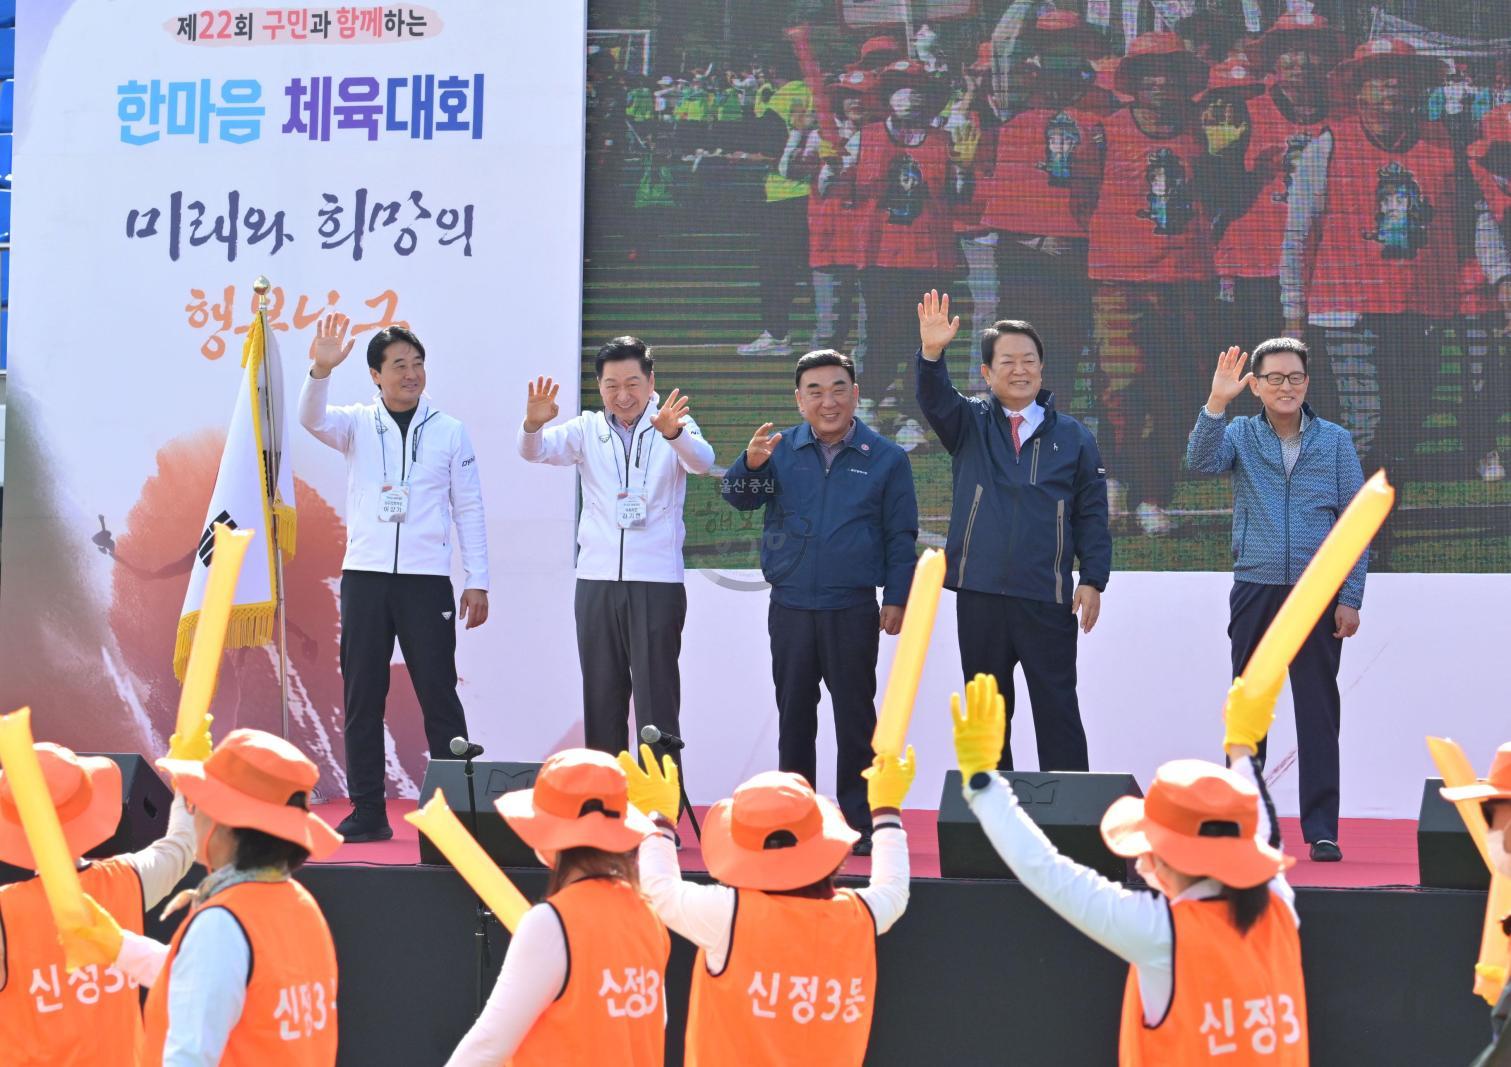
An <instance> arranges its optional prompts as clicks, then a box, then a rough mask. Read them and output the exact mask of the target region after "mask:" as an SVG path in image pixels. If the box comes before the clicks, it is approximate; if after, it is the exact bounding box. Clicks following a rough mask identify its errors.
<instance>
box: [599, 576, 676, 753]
mask: <svg viewBox="0 0 1511 1067" xmlns="http://www.w3.org/2000/svg"><path fill="white" fill-rule="evenodd" d="M575 611H576V616H577V656H578V659H579V661H580V662H581V664H582V722H583V735H584V741H583V743H584V744H585V745H587V747H588V748H596V749H598V750H599V751H601V752H607V753H609V754H611V755H617V754H618V753H620V752H625V751H629V752H638V751H639V747H638V745H639V742H638V740H637V741H636V745H635V747H631V745H630V737H629V715H630V698H631V697H633V698H634V700H635V729H636V731H637V738H638V731H639V729H640V728H641V727H642V726H646V725H654V726H655V727H657V728H658V729H660V730H664V731H666V732H667V733H670V734H676V735H678V736H681V733H682V731H681V728H680V727H679V726H678V716H679V715H680V714H681V710H682V679H681V676H680V675H679V673H678V670H677V657H678V656H679V655H680V653H681V652H682V622H683V620H684V619H685V618H686V617H687V589H686V588H685V587H684V586H683V585H682V583H681V582H603V581H590V580H587V579H582V578H579V579H578V580H577V595H576V602H575ZM678 762H679V763H680V762H681V761H680V758H679V760H678Z"/></svg>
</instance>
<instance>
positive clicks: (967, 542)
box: [955, 482, 982, 585]
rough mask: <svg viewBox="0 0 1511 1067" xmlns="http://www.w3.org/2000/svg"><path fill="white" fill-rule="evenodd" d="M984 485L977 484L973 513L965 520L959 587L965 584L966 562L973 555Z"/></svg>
mask: <svg viewBox="0 0 1511 1067" xmlns="http://www.w3.org/2000/svg"><path fill="white" fill-rule="evenodd" d="M981 491H982V485H981V483H980V482H977V483H976V495H975V496H973V497H972V498H971V513H970V516H969V517H968V518H967V519H966V520H965V537H964V538H963V539H962V540H961V542H960V570H959V572H958V573H957V574H956V575H955V583H956V584H957V585H964V584H965V560H966V557H967V556H969V555H970V554H971V531H972V530H974V529H975V528H976V510H977V509H978V508H980V507H981Z"/></svg>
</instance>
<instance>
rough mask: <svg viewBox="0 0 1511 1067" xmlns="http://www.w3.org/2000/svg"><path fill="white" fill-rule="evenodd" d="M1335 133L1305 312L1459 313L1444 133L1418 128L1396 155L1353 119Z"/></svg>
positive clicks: (1455, 203) (1454, 187)
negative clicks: (1406, 144) (1413, 139)
mask: <svg viewBox="0 0 1511 1067" xmlns="http://www.w3.org/2000/svg"><path fill="white" fill-rule="evenodd" d="M1333 135H1334V138H1335V140H1334V144H1333V154H1332V157H1331V159H1330V160H1329V162H1328V167H1327V208H1326V210H1325V211H1324V212H1323V222H1322V240H1321V242H1320V244H1319V245H1318V246H1317V254H1316V261H1315V266H1314V268H1313V271H1312V277H1311V282H1310V285H1309V286H1308V290H1307V300H1306V304H1307V310H1308V311H1310V312H1312V313H1313V314H1315V313H1318V312H1330V311H1345V312H1358V313H1362V314H1378V315H1395V314H1401V313H1411V312H1414V313H1417V314H1420V315H1425V316H1427V317H1429V318H1437V319H1446V318H1449V317H1451V316H1453V315H1454V314H1456V313H1457V310H1458V292H1457V279H1458V277H1459V240H1458V235H1457V233H1456V220H1457V218H1458V212H1459V208H1460V206H1461V205H1460V202H1459V191H1458V176H1457V174H1456V172H1455V166H1456V164H1455V161H1454V151H1453V146H1452V145H1451V144H1450V143H1449V141H1448V135H1447V134H1446V133H1444V132H1443V131H1442V129H1441V128H1440V127H1439V124H1437V123H1434V122H1427V123H1423V124H1422V128H1421V131H1420V134H1419V135H1418V137H1417V139H1416V140H1415V141H1414V142H1412V143H1411V144H1410V146H1409V147H1407V148H1406V149H1405V150H1404V151H1400V152H1387V151H1385V150H1384V149H1382V148H1379V147H1378V146H1376V145H1375V144H1374V143H1373V142H1372V141H1370V139H1369V138H1368V136H1366V135H1365V133H1364V128H1363V126H1362V125H1361V124H1360V122H1359V120H1358V119H1356V118H1354V119H1349V120H1348V121H1346V122H1343V123H1341V124H1339V125H1337V126H1335V127H1333Z"/></svg>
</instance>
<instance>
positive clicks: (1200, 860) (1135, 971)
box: [954, 675, 1309, 1067]
mask: <svg viewBox="0 0 1511 1067" xmlns="http://www.w3.org/2000/svg"><path fill="white" fill-rule="evenodd" d="M954 714H955V752H956V755H957V757H958V759H959V764H960V774H961V780H962V783H963V789H964V793H965V799H966V802H967V803H968V804H969V805H970V807H971V810H972V811H973V812H974V813H975V815H976V818H977V819H978V820H979V821H980V823H981V827H982V829H983V830H985V831H986V836H987V838H988V839H989V840H990V841H991V843H992V846H993V847H994V848H996V850H997V852H998V854H999V855H1001V856H1002V859H1003V860H1004V861H1005V862H1006V863H1007V865H1008V866H1009V867H1010V868H1012V871H1013V873H1014V874H1015V875H1017V877H1018V878H1019V879H1020V880H1021V881H1022V882H1023V884H1024V885H1025V886H1027V887H1028V888H1029V890H1031V891H1032V892H1033V893H1034V895H1035V896H1037V897H1038V898H1039V899H1040V900H1042V901H1044V903H1046V904H1048V905H1049V907H1050V908H1051V909H1053V910H1054V911H1055V912H1057V913H1058V914H1059V915H1060V917H1061V918H1062V919H1064V920H1066V921H1067V922H1069V923H1070V924H1071V925H1072V926H1074V927H1075V928H1076V929H1078V930H1080V931H1081V932H1082V933H1083V934H1085V935H1086V936H1087V937H1090V938H1091V939H1092V940H1093V941H1095V942H1097V943H1098V944H1099V945H1101V946H1102V947H1103V948H1105V949H1107V950H1108V951H1109V952H1112V953H1113V954H1114V955H1117V956H1120V957H1122V958H1123V959H1125V960H1127V961H1128V962H1129V964H1131V966H1130V967H1129V970H1128V983H1127V986H1126V987H1125V990H1124V993H1123V1020H1122V1028H1121V1031H1120V1034H1119V1039H1118V1063H1119V1064H1120V1065H1121V1067H1145V1065H1150V1067H1156V1065H1157V1067H1187V1065H1192V1064H1205V1063H1209V1062H1211V1063H1223V1064H1229V1065H1233V1067H1246V1065H1255V1067H1259V1065H1264V1067H1305V1065H1306V1064H1307V1063H1308V1062H1309V1059H1308V1056H1309V1052H1308V1049H1307V1019H1306V988H1305V984H1304V982H1303V979H1302V973H1301V938H1300V934H1299V931H1298V926H1299V922H1300V920H1299V919H1298V918H1297V917H1296V904H1295V893H1294V891H1293V890H1292V889H1291V887H1290V885H1289V883H1287V882H1286V880H1285V876H1284V871H1285V870H1286V868H1288V867H1289V866H1290V865H1291V864H1292V863H1293V862H1294V860H1292V859H1291V858H1290V857H1289V856H1286V855H1285V854H1284V853H1282V852H1281V851H1280V849H1279V847H1278V846H1279V832H1278V831H1277V829H1276V824H1275V816H1274V810H1273V807H1272V805H1271V804H1270V801H1269V794H1268V793H1267V792H1266V791H1265V788H1264V780H1263V778H1261V777H1260V775H1259V772H1258V767H1257V766H1256V765H1255V763H1254V760H1253V755H1254V745H1255V744H1256V743H1257V742H1258V738H1257V737H1252V736H1249V735H1248V734H1245V733H1244V732H1243V731H1242V730H1240V729H1237V728H1236V726H1237V724H1236V723H1234V722H1232V721H1230V723H1229V729H1228V741H1227V751H1228V758H1229V760H1230V761H1231V762H1232V764H1233V769H1231V770H1230V769H1227V768H1224V767H1220V766H1218V765H1217V764H1215V763H1208V762H1206V761H1205V760H1189V759H1188V760H1173V761H1171V762H1169V763H1166V764H1164V765H1163V766H1161V767H1160V768H1159V770H1157V771H1156V772H1155V778H1154V782H1153V784H1152V785H1151V786H1150V787H1149V793H1148V796H1146V797H1120V798H1119V799H1118V800H1117V801H1115V802H1114V803H1113V805H1112V806H1111V807H1110V808H1108V809H1107V813H1106V814H1105V815H1104V816H1103V817H1102V838H1103V840H1104V841H1105V842H1106V843H1107V847H1108V848H1110V849H1111V850H1112V851H1113V852H1114V853H1116V854H1117V855H1120V856H1126V857H1128V858H1130V859H1134V858H1136V859H1137V860H1138V870H1139V873H1140V874H1141V875H1143V877H1144V880H1145V881H1146V882H1148V883H1149V885H1150V886H1152V887H1153V889H1154V892H1147V891H1141V890H1138V889H1130V888H1128V887H1126V886H1123V885H1119V884H1117V883H1116V882H1111V881H1108V880H1107V879H1106V878H1104V877H1102V876H1101V875H1099V874H1097V873H1096V872H1094V871H1092V870H1090V869H1089V868H1087V867H1084V866H1082V865H1081V864H1079V863H1076V862H1075V861H1074V860H1072V859H1070V858H1068V857H1066V856H1062V855H1061V854H1060V853H1059V851H1058V850H1057V849H1056V848H1055V846H1054V845H1053V844H1052V843H1051V842H1050V840H1049V838H1047V837H1045V836H1044V833H1043V831H1041V830H1040V829H1039V828H1038V826H1036V825H1035V824H1034V822H1033V820H1032V819H1030V818H1029V817H1028V815H1027V813H1025V812H1024V810H1023V808H1022V807H1021V806H1020V805H1019V803H1018V799H1017V797H1016V796H1015V795H1014V794H1013V790H1012V787H1011V786H1010V785H1008V783H1007V781H1006V780H1005V779H1004V778H1003V777H1002V776H1001V775H1000V774H998V773H997V760H998V759H999V757H1000V754H1001V751H1002V741H1003V736H1004V730H1005V728H1006V725H1007V715H1006V709H1005V707H1004V705H1003V701H1002V696H1001V694H1000V693H998V691H997V682H996V679H995V678H992V677H991V676H990V675H977V676H976V678H975V680H974V681H972V682H970V683H968V684H967V685H966V695H965V707H964V709H963V710H962V708H961V702H960V697H959V695H958V694H957V695H956V696H955V698H954ZM1253 732H1257V731H1249V733H1250V734H1251V733H1253ZM1240 735H1242V736H1240ZM1067 992H1070V991H1069V990H1067Z"/></svg>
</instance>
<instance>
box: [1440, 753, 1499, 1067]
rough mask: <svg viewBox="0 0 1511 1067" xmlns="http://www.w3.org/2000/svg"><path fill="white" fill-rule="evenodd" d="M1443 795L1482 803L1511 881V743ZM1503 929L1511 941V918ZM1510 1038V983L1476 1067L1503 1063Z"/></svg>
mask: <svg viewBox="0 0 1511 1067" xmlns="http://www.w3.org/2000/svg"><path fill="white" fill-rule="evenodd" d="M1440 792H1441V793H1442V794H1443V799H1444V800H1447V801H1450V802H1452V803H1455V804H1457V803H1458V802H1459V801H1463V800H1477V801H1479V802H1480V806H1481V807H1482V808H1483V810H1484V812H1485V825H1486V827H1488V833H1487V834H1486V837H1485V845H1486V846H1487V850H1488V851H1489V853H1490V861H1491V862H1492V863H1493V864H1494V865H1495V869H1496V870H1497V871H1498V872H1499V873H1501V874H1503V875H1505V876H1506V877H1507V878H1511V742H1508V743H1507V744H1504V745H1502V746H1501V747H1500V748H1499V749H1497V750H1496V753H1495V759H1494V760H1493V761H1492V762H1491V764H1490V774H1489V775H1488V776H1486V777H1484V778H1481V779H1480V780H1479V781H1478V782H1475V783H1474V784H1472V785H1463V786H1458V787H1457V788H1453V789H1443V790H1440ZM1501 927H1502V929H1503V930H1504V931H1505V934H1506V936H1507V937H1508V938H1511V915H1507V916H1505V917H1503V918H1502V919H1501ZM1508 1035H1511V982H1507V983H1506V984H1505V986H1504V987H1503V988H1502V989H1501V995H1500V999H1499V1000H1498V1001H1497V1002H1496V1004H1495V1007H1494V1008H1493V1009H1491V1012H1490V1036H1491V1043H1490V1047H1489V1048H1487V1049H1486V1050H1485V1051H1484V1052H1483V1053H1482V1054H1481V1056H1480V1058H1479V1059H1477V1060H1475V1061H1474V1064H1473V1067H1480V1065H1481V1064H1484V1065H1486V1067H1491V1065H1493V1064H1495V1063H1497V1062H1501V1061H1500V1060H1499V1059H1498V1058H1497V1057H1498V1056H1500V1055H1504V1054H1505V1052H1504V1049H1502V1048H1501V1046H1503V1045H1505V1044H1507V1043H1508V1042H1511V1036H1508Z"/></svg>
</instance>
